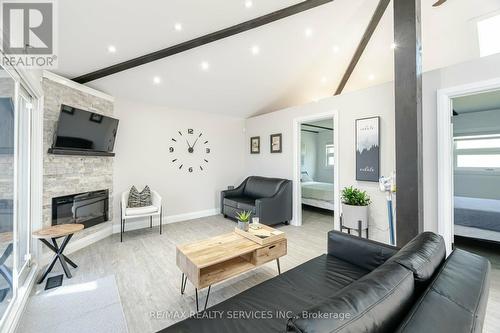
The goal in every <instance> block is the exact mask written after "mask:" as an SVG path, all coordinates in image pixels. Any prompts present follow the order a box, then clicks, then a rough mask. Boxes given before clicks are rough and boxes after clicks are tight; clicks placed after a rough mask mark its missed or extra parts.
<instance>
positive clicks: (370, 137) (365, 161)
mask: <svg viewBox="0 0 500 333" xmlns="http://www.w3.org/2000/svg"><path fill="white" fill-rule="evenodd" d="M355 133H356V180H360V181H367V182H378V181H379V178H380V117H379V116H375V117H369V118H361V119H356V131H355Z"/></svg>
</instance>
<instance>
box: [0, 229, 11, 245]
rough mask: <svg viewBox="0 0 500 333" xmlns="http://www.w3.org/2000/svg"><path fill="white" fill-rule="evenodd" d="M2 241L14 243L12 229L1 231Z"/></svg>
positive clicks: (0, 240) (0, 237)
mask: <svg viewBox="0 0 500 333" xmlns="http://www.w3.org/2000/svg"><path fill="white" fill-rule="evenodd" d="M0 243H12V231H9V232H2V233H0Z"/></svg>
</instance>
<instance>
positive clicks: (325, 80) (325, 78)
mask: <svg viewBox="0 0 500 333" xmlns="http://www.w3.org/2000/svg"><path fill="white" fill-rule="evenodd" d="M327 82H328V78H327V77H326V76H322V77H321V83H323V84H325V83H327Z"/></svg>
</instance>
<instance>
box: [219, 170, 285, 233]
mask: <svg viewBox="0 0 500 333" xmlns="http://www.w3.org/2000/svg"><path fill="white" fill-rule="evenodd" d="M244 210H246V211H251V212H252V216H255V217H259V219H260V223H262V224H267V225H273V224H278V223H287V224H288V222H289V221H290V220H291V219H292V181H291V180H287V179H280V178H265V177H257V176H251V177H248V178H247V179H245V180H244V181H243V183H241V184H240V186H238V187H237V188H235V189H233V190H226V191H222V192H221V213H222V214H223V215H224V217H231V218H236V214H237V213H238V212H240V211H244Z"/></svg>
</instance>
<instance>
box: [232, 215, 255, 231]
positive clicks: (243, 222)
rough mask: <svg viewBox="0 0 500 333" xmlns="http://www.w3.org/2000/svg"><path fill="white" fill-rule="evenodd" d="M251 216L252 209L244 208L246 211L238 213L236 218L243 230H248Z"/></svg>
mask: <svg viewBox="0 0 500 333" xmlns="http://www.w3.org/2000/svg"><path fill="white" fill-rule="evenodd" d="M250 217H252V212H251V211H245V210H244V211H241V212H238V213H236V218H237V219H238V228H239V229H241V230H243V231H248V226H249V223H250Z"/></svg>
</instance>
